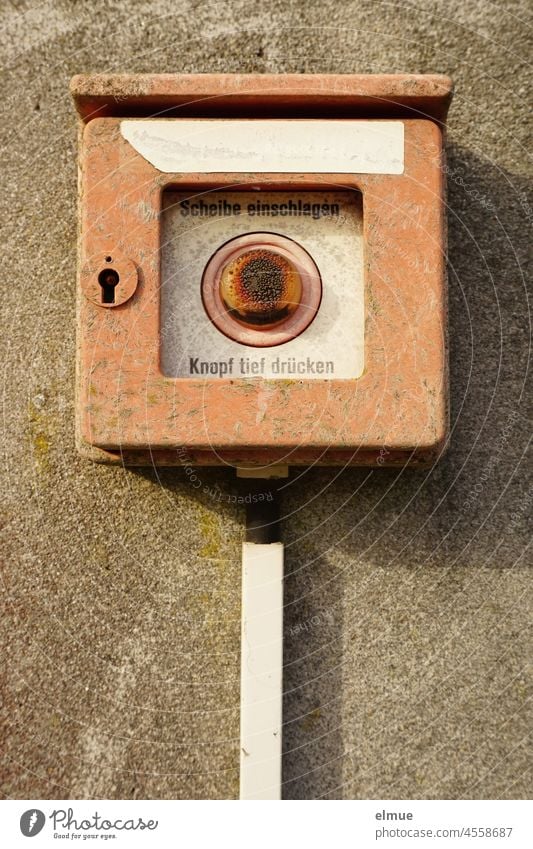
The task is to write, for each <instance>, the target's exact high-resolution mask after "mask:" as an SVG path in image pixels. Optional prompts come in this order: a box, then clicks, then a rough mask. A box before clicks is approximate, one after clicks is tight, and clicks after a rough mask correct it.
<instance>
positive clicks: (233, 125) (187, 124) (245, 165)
mask: <svg viewBox="0 0 533 849" xmlns="http://www.w3.org/2000/svg"><path fill="white" fill-rule="evenodd" d="M120 131H121V133H122V136H123V137H124V138H125V139H126V140H127V141H128V142H129V143H130V144H131V145H132V146H133V147H134V148H135V150H136V151H137V152H138V153H140V154H141V156H143V157H144V158H145V159H146V160H148V162H150V163H151V164H152V165H153V166H154V167H155V168H157V169H158V170H159V171H163V172H166V173H170V174H172V173H176V172H189V173H195V172H196V173H219V172H224V171H230V172H238V173H243V172H260V173H267V174H268V173H285V174H294V173H300V172H302V171H303V172H306V171H307V172H310V173H315V174H403V170H404V126H403V122H402V121H379V120H374V121H358V120H350V119H346V120H325V121H324V120H319V119H316V120H304V119H291V120H283V119H275V120H274V119H273V120H263V119H253V120H252V119H247V120H242V119H241V120H225V119H222V118H218V119H210V118H196V119H187V118H169V119H167V120H165V119H162V118H156V119H150V118H145V119H139V120H128V121H122V122H121V125H120Z"/></svg>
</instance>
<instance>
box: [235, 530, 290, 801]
mask: <svg viewBox="0 0 533 849" xmlns="http://www.w3.org/2000/svg"><path fill="white" fill-rule="evenodd" d="M241 622H242V627H241V758H240V761H241V773H240V798H241V799H281V728H282V694H283V544H282V543H281V542H272V543H268V544H265V545H263V544H258V543H253V542H245V543H243V551H242V614H241Z"/></svg>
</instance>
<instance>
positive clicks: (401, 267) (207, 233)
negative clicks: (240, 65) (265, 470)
mask: <svg viewBox="0 0 533 849" xmlns="http://www.w3.org/2000/svg"><path fill="white" fill-rule="evenodd" d="M451 92H452V88H451V81H450V80H449V79H448V78H447V77H443V76H423V75H420V76H418V75H398V76H389V75H384V76H381V75H376V76H351V75H348V76H323V75H320V76H310V75H302V76H293V75H288V76H283V75H279V76H277V75H276V76H271V75H267V76H259V75H257V76H256V75H250V76H242V75H235V76H233V75H192V76H180V75H158V76H151V75H139V76H136V75H133V76H80V77H75V78H74V79H73V81H72V94H73V96H74V100H75V103H76V106H77V109H78V112H79V115H80V121H81V133H80V145H81V147H80V194H81V199H80V214H81V228H80V244H79V292H78V370H77V429H78V443H79V446H80V449H81V450H82V451H83V452H84V453H85V454H88V455H89V456H91V457H93V458H94V459H98V460H101V461H106V462H117V461H118V462H124V461H125V462H127V463H132V464H145V463H152V462H155V463H158V464H166V465H172V464H179V463H181V462H182V461H183V460H182V458H183V452H184V451H185V452H186V454H187V457H188V459H189V460H190V461H191V462H194V463H198V464H208V465H214V464H229V465H234V466H246V465H248V466H250V465H252V466H253V465H262V466H264V465H267V464H271V463H276V464H285V465H298V464H309V463H320V464H354V465H372V464H376V463H378V464H380V465H382V464H394V463H396V464H398V463H402V464H403V463H405V462H414V463H419V464H427V463H431V462H432V461H433V460H434V459H435V458H436V457H437V455H438V454H439V452H441V451H442V449H443V446H444V445H445V442H446V439H447V433H448V389H447V345H446V285H445V207H444V191H445V185H444V176H443V175H444V169H443V156H444V152H443V132H444V121H445V119H446V113H447V109H448V105H449V102H450V99H451Z"/></svg>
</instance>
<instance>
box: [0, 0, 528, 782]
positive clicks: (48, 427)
mask: <svg viewBox="0 0 533 849" xmlns="http://www.w3.org/2000/svg"><path fill="white" fill-rule="evenodd" d="M530 13H531V7H530V6H529V5H528V3H527V0H523V2H521V0H514V2H506V3H503V2H500V3H497V4H494V3H486V2H485V1H484V0H483V2H481V1H480V2H471V1H469V0H467V2H463V0H450V2H435V3H434V2H430V0H418V2H401V3H400V2H395V1H394V0H392V2H391V0H387V2H385V0H383V2H382V0H368V2H367V0H362V2H332V0H320V2H314V1H313V2H303V0H302V2H290V0H289V2H286V0H285V1H284V2H277V0H273V1H272V0H266V2H261V3H260V2H255V0H254V2H210V3H209V2H199V0H197V2H179V0H178V1H177V2H170V0H168V2H163V0H156V2H133V3H122V2H112V0H97V2H92V3H74V2H72V3H70V2H69V3H67V2H45V3H29V4H27V5H26V4H25V3H15V2H13V3H11V4H9V5H8V4H4V5H3V7H2V10H1V11H0V36H1V38H0V42H1V44H2V51H3V53H4V64H5V66H6V67H7V72H6V88H5V92H4V100H3V103H2V110H3V121H2V125H1V133H2V160H3V164H2V171H3V174H2V175H3V178H4V181H5V182H7V191H6V193H5V195H4V197H3V199H2V208H1V220H2V251H3V259H2V271H3V275H2V284H3V294H2V302H1V308H2V313H3V333H2V340H1V344H2V359H1V362H2V381H3V403H4V407H3V410H4V426H5V433H4V440H3V447H4V460H3V469H2V471H3V473H4V481H3V487H2V491H3V495H4V503H5V508H4V512H3V532H2V533H3V538H2V545H3V552H4V557H3V563H2V573H1V574H2V582H3V590H4V603H5V615H4V617H3V627H2V639H3V652H4V657H5V658H6V661H7V662H6V664H5V668H4V680H3V685H2V690H3V695H4V700H3V708H2V723H3V728H2V768H1V791H2V793H3V794H4V795H5V796H10V797H35V798H37V797H50V798H66V797H69V796H70V797H90V796H96V797H125V798H134V797H141V798H142V797H161V798H168V797H180V798H196V797H231V796H235V795H236V794H237V792H238V713H239V691H238V665H239V615H240V611H239V603H240V602H239V573H240V560H239V558H240V542H241V539H242V525H243V515H242V512H241V510H240V509H238V508H236V507H234V506H232V505H231V503H229V502H228V500H227V495H228V494H235V492H236V488H235V482H234V479H233V476H232V474H231V473H230V472H229V471H213V470H201V472H200V474H201V477H202V480H203V481H205V483H206V484H209V485H211V486H215V485H218V486H219V487H220V491H221V493H222V496H221V499H222V500H221V501H220V502H218V503H217V502H215V501H214V500H213V499H212V498H210V497H209V496H203V497H198V496H197V494H196V492H195V491H194V490H193V489H192V488H191V487H190V486H189V484H188V482H187V479H186V478H185V476H184V474H183V472H182V471H180V470H167V471H161V472H155V471H153V470H146V471H127V470H123V469H109V468H105V467H102V466H96V465H92V464H90V463H88V462H86V461H83V460H81V459H80V458H78V457H77V456H76V453H75V448H74V441H73V418H74V407H73V374H74V350H75V346H74V299H75V269H76V228H77V223H76V118H75V114H74V110H73V107H72V103H71V102H70V99H69V95H68V82H69V78H70V76H71V75H73V74H75V73H78V72H81V71H100V72H104V71H161V72H169V71H185V72H192V71H232V72H233V71H235V72H240V71H257V72H263V71H265V72H266V71H270V72H279V73H283V72H289V71H290V72H304V71H305V72H372V73H382V72H395V71H396V72H399V71H412V72H444V73H448V74H450V75H452V76H453V77H454V79H455V82H456V96H455V100H454V103H453V106H452V110H451V113H450V118H449V203H450V209H449V261H450V272H449V275H450V305H451V315H450V325H451V382H452V387H453V407H452V416H453V444H452V448H451V451H450V453H449V454H448V456H447V457H446V459H445V460H444V461H443V462H441V463H440V465H438V466H437V467H436V468H435V469H433V470H431V471H430V472H427V473H424V472H420V471H418V472H414V471H409V470H406V471H395V472H393V471H382V470H377V471H364V470H347V471H339V470H336V471H332V470H312V471H307V472H305V471H302V472H300V473H298V474H294V475H293V479H292V482H291V485H290V486H289V487H288V488H287V489H286V491H285V495H284V500H283V507H284V512H285V514H286V520H285V525H284V527H285V531H284V533H285V539H286V542H287V545H288V555H287V571H288V578H287V586H286V595H287V608H286V622H287V624H286V674H285V688H286V698H285V723H286V724H285V749H286V754H285V758H284V782H285V783H284V795H285V796H286V797H287V798H293V797H298V798H309V797H317V796H329V797H345V798H350V797H357V798H359V797H362V798H365V797H375V798H382V797H389V798H402V797H414V798H435V797H436V798H439V797H445V798H460V797H470V798H490V797H505V798H507V797H511V798H512V797H524V796H527V795H528V792H529V790H530V784H529V781H528V762H529V763H530V762H531V761H530V760H529V759H528V749H527V740H526V735H527V732H528V730H530V728H531V716H530V714H528V708H527V695H528V679H527V672H526V669H525V667H526V660H527V657H528V646H527V640H526V630H525V629H526V625H527V622H528V618H529V617H528V593H530V583H529V581H528V574H527V563H526V557H527V554H526V544H527V541H528V536H527V520H528V515H529V514H530V511H531V489H530V488H529V484H528V480H527V476H526V465H525V450H526V445H527V438H528V420H527V415H526V410H525V400H526V396H525V380H526V367H527V359H528V353H529V335H528V334H529V323H528V315H527V308H526V299H525V289H524V276H525V264H526V260H527V258H528V257H527V252H528V237H529V236H528V233H527V229H528V223H530V222H531V215H532V207H531V206H529V205H528V203H529V204H531V203H532V200H531V196H529V201H528V196H527V191H528V182H527V181H528V176H531V168H530V167H529V165H528V159H527V154H526V150H525V145H526V141H527V132H528V124H527V115H528V112H527V103H526V98H527V95H528V94H529V92H530V87H531V77H529V79H528V76H527V75H528V74H530V66H528V65H527V64H526V59H527V48H528V42H527V33H528V26H530V24H531V19H530ZM529 31H530V30H529ZM530 600H531V596H530V595H529V601H530ZM529 754H530V753H529Z"/></svg>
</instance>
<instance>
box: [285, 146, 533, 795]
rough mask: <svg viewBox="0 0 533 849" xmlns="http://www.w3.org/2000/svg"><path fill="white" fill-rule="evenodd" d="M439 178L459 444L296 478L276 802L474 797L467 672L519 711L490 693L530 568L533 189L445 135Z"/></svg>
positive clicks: (510, 645) (504, 714)
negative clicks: (433, 454)
mask: <svg viewBox="0 0 533 849" xmlns="http://www.w3.org/2000/svg"><path fill="white" fill-rule="evenodd" d="M447 179H448V204H449V208H448V230H449V245H448V250H449V256H448V263H449V265H448V278H449V306H450V315H449V331H450V384H451V419H452V428H453V432H452V440H451V446H450V450H449V453H448V454H447V455H446V456H445V457H444V458H443V459H442V460H441V462H440V463H439V464H438V465H437V466H435V467H434V468H433V469H431V470H429V471H427V472H422V471H414V470H409V469H405V470H397V471H394V470H373V471H368V470H363V469H348V470H346V471H342V472H339V470H334V469H333V470H331V469H313V470H310V471H309V472H307V473H305V474H303V475H301V474H296V473H294V474H293V482H294V485H293V486H289V487H288V488H287V490H286V497H285V512H287V513H288V514H289V515H288V517H287V518H286V520H285V525H284V526H285V536H286V543H287V554H286V589H285V592H286V610H285V615H286V634H285V679H284V689H285V707H284V721H285V727H284V746H285V756H284V768H283V780H284V790H283V793H284V798H301V799H305V798H316V797H325V798H343V797H344V798H350V797H352V798H353V797H363V798H365V797H369V798H402V797H403V798H409V797H412V798H416V797H418V796H420V797H422V798H424V797H425V798H431V797H433V798H454V797H459V796H461V795H463V794H464V795H466V796H467V797H468V793H469V792H471V793H472V794H473V797H474V798H476V796H478V797H479V794H480V792H482V788H480V787H478V788H477V789H476V788H475V784H474V786H473V784H472V777H471V775H470V770H473V772H474V774H476V772H477V774H478V775H481V774H482V771H481V770H480V769H479V765H478V764H476V762H475V760H474V753H475V752H476V751H478V752H480V754H479V755H477V757H480V758H484V757H485V756H486V754H487V747H488V751H489V752H490V751H491V744H490V741H491V740H492V734H493V729H492V724H491V722H492V720H491V719H489V718H488V717H486V716H483V717H481V716H480V719H479V723H480V727H478V726H477V725H476V721H475V716H476V711H477V712H479V707H480V706H479V705H477V707H472V708H470V706H469V705H470V703H469V701H468V699H469V698H470V695H469V693H467V690H468V687H469V685H467V680H466V679H467V678H468V676H469V675H470V676H472V675H473V676H474V678H477V684H478V685H479V686H480V687H481V688H482V689H484V691H485V693H486V696H487V702H486V703H485V705H484V707H485V708H486V707H488V708H489V713H492V714H494V713H496V715H497V717H501V720H502V721H503V720H504V719H507V718H508V716H509V715H511V713H512V712H513V710H517V709H519V708H520V707H521V704H517V705H514V704H513V703H512V697H510V699H511V704H507V705H506V703H505V701H504V702H503V703H502V702H500V706H499V707H498V706H497V705H498V696H497V695H494V696H492V695H490V692H491V691H490V689H489V688H490V687H491V686H492V685H491V678H490V675H491V672H490V669H491V668H492V662H493V661H494V660H495V659H496V657H499V656H500V655H501V654H502V652H503V653H504V654H505V658H506V659H505V661H504V663H507V665H508V668H507V670H506V671H505V669H504V671H503V672H501V673H500V674H501V676H503V677H501V678H499V679H498V682H497V683H496V684H495V685H494V686H495V691H494V692H495V694H496V693H499V692H500V691H504V690H505V691H506V692H507V693H508V694H509V689H507V684H508V683H509V681H510V680H511V679H513V676H514V674H515V671H516V669H517V668H520V663H521V658H520V644H519V643H517V642H516V633H514V635H513V633H512V631H510V630H509V631H508V632H505V627H504V626H503V625H502V622H503V621H504V620H505V619H506V618H507V617H506V613H507V612H508V611H509V612H510V609H511V607H512V605H513V604H514V603H515V600H514V599H513V598H510V599H506V597H505V593H504V592H503V591H502V588H501V584H500V576H501V570H507V569H510V568H511V567H513V566H519V565H520V558H521V555H522V552H523V551H524V550H525V548H526V545H527V528H526V521H527V515H528V512H530V508H531V493H529V496H528V495H527V491H526V489H525V488H526V486H527V480H526V476H525V475H524V474H523V472H521V470H520V468H519V464H520V461H521V458H522V455H523V451H524V449H525V448H526V445H527V441H528V433H529V427H528V416H527V414H526V413H525V412H524V406H525V405H524V394H523V393H524V380H525V377H526V370H527V358H528V350H529V341H528V340H529V318H528V315H527V310H526V297H525V287H524V263H525V261H526V259H527V254H526V252H527V250H528V237H527V232H526V231H527V228H526V225H527V224H528V223H529V224H530V223H531V218H532V215H533V209H532V207H533V199H532V198H531V194H528V190H529V189H530V184H527V183H525V182H524V181H521V180H520V179H518V178H517V177H516V176H515V175H511V174H509V173H506V172H504V171H502V170H501V169H499V168H497V167H496V166H494V165H492V164H491V163H489V162H487V161H486V160H482V159H480V158H478V157H476V156H475V155H474V154H472V153H471V152H469V151H467V150H465V149H462V148H460V147H458V146H455V145H453V144H452V145H451V146H450V147H449V149H448V162H447ZM528 504H529V508H528ZM500 629H501V630H500ZM506 640H507V642H506ZM513 641H514V642H513ZM469 648H471V649H473V652H472V651H469ZM516 653H518V656H516ZM476 664H477V665H476ZM485 676H486V678H485ZM442 682H445V683H444V684H442ZM469 683H470V684H471V681H470V682H469ZM463 689H464V691H465V695H464V701H463V699H462V697H461V695H460V694H461V693H462V692H463ZM465 704H466V705H468V706H469V707H468V709H466V708H465ZM450 706H451V707H450ZM482 707H483V705H482ZM491 708H492V711H491V710H490V709H491ZM509 711H510V713H509ZM493 720H494V717H493ZM494 721H495V720H494ZM483 723H484V724H483ZM494 729H495V731H494V738H495V739H496V738H497V737H498V734H497V731H496V726H494ZM506 731H507V733H508V734H509V735H510V739H509V746H508V748H509V749H511V748H512V747H513V746H514V745H516V740H513V733H514V732H513V731H512V729H511V727H510V726H508V727H507V729H506ZM463 736H466V738H467V739H468V740H470V741H471V742H470V744H469V745H467V746H466V753H465V755H464V761H461V760H460V759H459V760H460V762H456V758H455V754H454V745H453V741H454V740H455V744H456V746H457V745H458V743H460V742H461V739H462V737H463ZM448 739H449V740H450V741H451V745H449V744H448ZM469 746H470V747H471V752H472V755H471V756H470V748H469ZM494 746H495V750H494V751H495V754H494V757H495V758H496V757H499V756H500V749H497V748H496V743H494ZM499 746H500V748H501V747H502V746H503V755H501V756H502V757H505V753H506V751H507V749H506V741H505V740H502V737H501V735H500V737H499ZM476 747H477V748H476ZM417 765H418V766H417ZM493 779H494V775H493ZM475 780H476V779H475V778H474V781H475ZM470 788H472V789H471V790H470ZM517 791H518V792H520V790H519V789H518V788H517V787H516V785H515V787H514V789H513V790H511V791H510V793H511V798H512V794H513V793H516V792H517ZM502 795H504V793H503V791H502Z"/></svg>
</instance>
